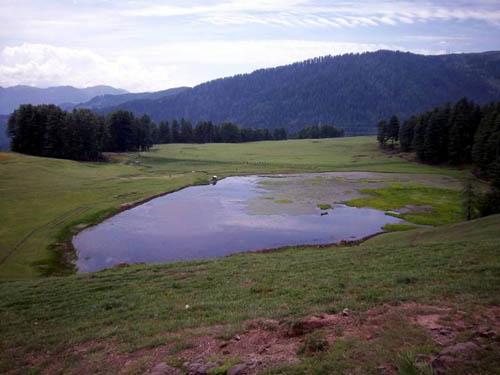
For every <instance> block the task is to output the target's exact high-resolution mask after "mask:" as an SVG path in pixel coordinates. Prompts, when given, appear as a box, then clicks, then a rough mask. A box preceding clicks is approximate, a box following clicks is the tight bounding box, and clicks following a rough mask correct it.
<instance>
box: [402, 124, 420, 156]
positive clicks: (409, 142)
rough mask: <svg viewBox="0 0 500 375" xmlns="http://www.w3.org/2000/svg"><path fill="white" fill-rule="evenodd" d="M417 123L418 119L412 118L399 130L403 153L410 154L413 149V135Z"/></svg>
mask: <svg viewBox="0 0 500 375" xmlns="http://www.w3.org/2000/svg"><path fill="white" fill-rule="evenodd" d="M417 121H418V120H417V118H416V117H411V118H410V119H408V120H406V121H405V122H404V123H403V125H402V126H401V128H400V129H399V144H400V146H401V151H403V152H409V151H411V150H412V149H413V135H414V133H415V126H416V124H417Z"/></svg>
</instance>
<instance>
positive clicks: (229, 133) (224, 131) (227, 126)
mask: <svg viewBox="0 0 500 375" xmlns="http://www.w3.org/2000/svg"><path fill="white" fill-rule="evenodd" d="M220 137H221V142H228V143H237V142H240V141H241V134H240V129H239V128H238V126H236V125H235V124H233V123H231V122H225V123H222V124H221V125H220Z"/></svg>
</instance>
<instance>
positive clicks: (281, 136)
mask: <svg viewBox="0 0 500 375" xmlns="http://www.w3.org/2000/svg"><path fill="white" fill-rule="evenodd" d="M273 138H274V139H275V140H276V141H281V140H285V139H287V138H288V136H287V134H286V129H285V128H276V129H274V132H273Z"/></svg>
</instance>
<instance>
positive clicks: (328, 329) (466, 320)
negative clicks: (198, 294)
mask: <svg viewBox="0 0 500 375" xmlns="http://www.w3.org/2000/svg"><path fill="white" fill-rule="evenodd" d="M395 325H399V326H398V327H400V328H399V329H401V327H403V331H401V332H402V333H403V334H404V325H406V326H408V327H414V328H416V329H419V330H421V331H422V334H423V335H426V336H427V337H428V338H429V340H431V341H432V342H433V343H434V345H435V347H436V350H434V351H433V352H432V353H427V354H425V355H421V356H420V358H419V360H420V361H423V362H425V363H426V364H427V365H429V366H431V367H432V369H433V371H434V372H435V373H437V374H443V373H448V372H449V371H455V372H456V371H459V372H460V371H461V369H462V368H464V367H463V366H468V365H470V364H471V363H473V362H474V361H479V360H480V358H481V356H484V355H485V353H486V354H488V352H489V353H490V354H489V355H491V353H495V352H496V353H500V307H498V306H495V307H475V308H473V309H472V310H471V311H469V310H468V311H462V310H460V309H459V308H458V307H457V306H454V305H449V306H435V305H423V304H417V303H406V304H402V305H399V306H392V305H383V306H380V307H377V308H374V309H371V310H368V311H365V312H352V311H349V310H347V309H345V310H344V311H342V312H340V313H337V314H326V313H325V314H317V315H313V316H309V317H306V318H303V319H298V320H290V319H284V320H274V319H257V320H252V321H248V322H246V323H245V324H244V325H243V328H242V329H241V330H238V331H237V333H234V334H231V335H230V336H227V334H226V335H224V334H223V333H224V332H227V331H228V327H226V326H214V327H206V328H202V329H196V330H185V331H183V332H179V333H176V334H167V335H165V344H164V345H159V346H157V347H155V348H148V349H141V350H138V351H135V352H132V353H130V352H123V351H121V350H120V349H119V346H118V345H116V344H113V343H109V342H97V341H93V342H88V343H85V344H80V345H76V346H74V347H72V348H69V349H67V350H65V351H63V352H61V353H58V354H51V353H37V354H36V355H32V356H30V357H28V358H26V359H25V360H26V365H28V367H36V368H43V370H42V371H41V373H44V374H51V373H58V372H64V373H72V374H84V373H89V372H97V373H102V372H114V373H121V374H128V373H146V374H155V375H159V374H180V373H187V374H208V373H227V374H232V375H236V374H240V375H241V374H257V373H260V372H261V371H263V370H265V369H270V368H273V367H276V366H281V365H284V364H285V365H286V364H288V365H293V364H298V363H300V362H301V361H302V360H303V357H302V355H301V354H298V353H300V351H301V347H303V346H304V342H305V341H306V340H307V338H308V337H310V335H312V334H314V333H316V332H321V334H322V335H323V336H322V337H324V338H325V340H326V341H327V344H329V345H332V344H334V343H335V342H336V341H337V340H339V339H341V338H344V339H345V338H355V339H356V340H360V341H362V342H373V344H370V345H385V344H387V343H385V344H383V343H384V341H381V340H378V338H380V337H382V336H383V334H384V331H386V330H388V329H392V328H391V327H393V326H395ZM176 340H177V341H176ZM179 343H182V344H181V345H180V344H179ZM329 345H327V347H328V346H329ZM497 355H499V356H500V354H497ZM380 367H381V368H383V370H384V373H388V374H392V373H396V372H397V368H396V367H395V365H394V364H391V363H387V364H383V366H380Z"/></svg>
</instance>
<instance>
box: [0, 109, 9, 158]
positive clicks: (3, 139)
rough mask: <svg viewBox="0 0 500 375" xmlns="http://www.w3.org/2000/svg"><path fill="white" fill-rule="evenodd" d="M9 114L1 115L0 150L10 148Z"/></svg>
mask: <svg viewBox="0 0 500 375" xmlns="http://www.w3.org/2000/svg"><path fill="white" fill-rule="evenodd" d="M8 121H9V116H7V115H0V151H4V150H8V149H9V148H10V141H9V137H7V122H8Z"/></svg>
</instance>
